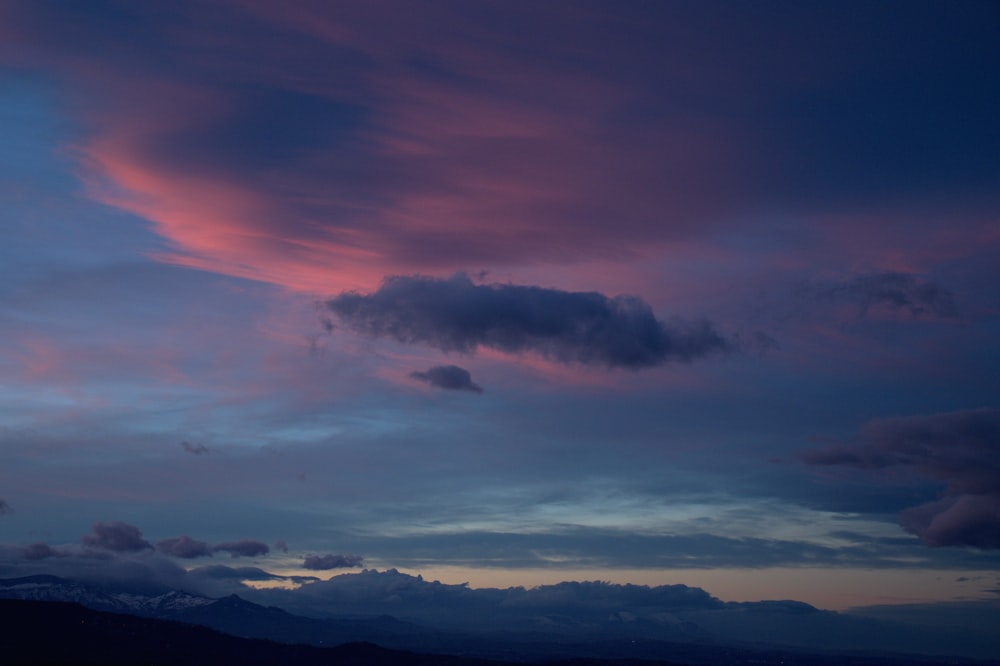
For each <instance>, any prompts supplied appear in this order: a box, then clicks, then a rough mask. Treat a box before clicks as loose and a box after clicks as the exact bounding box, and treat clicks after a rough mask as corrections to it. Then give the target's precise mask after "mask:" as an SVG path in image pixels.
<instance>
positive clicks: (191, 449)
mask: <svg viewBox="0 0 1000 666" xmlns="http://www.w3.org/2000/svg"><path fill="white" fill-rule="evenodd" d="M181 448H183V449H184V450H185V451H187V452H188V453H191V454H193V455H196V456H200V455H202V454H203V453H208V447H207V446H205V445H204V444H192V443H191V442H188V441H184V442H181Z"/></svg>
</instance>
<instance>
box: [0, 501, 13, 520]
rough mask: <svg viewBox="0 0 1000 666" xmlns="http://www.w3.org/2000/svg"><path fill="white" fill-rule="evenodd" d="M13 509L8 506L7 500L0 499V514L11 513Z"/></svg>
mask: <svg viewBox="0 0 1000 666" xmlns="http://www.w3.org/2000/svg"><path fill="white" fill-rule="evenodd" d="M13 511H14V509H12V508H10V504H7V500H2V499H0V516H6V515H7V514H8V513H13Z"/></svg>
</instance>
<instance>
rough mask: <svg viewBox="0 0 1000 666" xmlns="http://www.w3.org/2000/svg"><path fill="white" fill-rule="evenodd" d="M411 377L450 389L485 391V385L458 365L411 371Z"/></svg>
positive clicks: (436, 366)
mask: <svg viewBox="0 0 1000 666" xmlns="http://www.w3.org/2000/svg"><path fill="white" fill-rule="evenodd" d="M410 377H412V378H413V379H416V380H418V381H421V382H424V383H425V384H430V385H431V386H434V387H436V388H440V389H445V390H449V391H471V392H473V393H482V392H483V387H481V386H480V385H479V384H476V383H475V382H473V381H472V375H470V374H469V371H468V370H466V369H465V368H460V367H459V366H457V365H435V366H434V367H433V368H428V369H427V370H426V371H424V372H411V373H410Z"/></svg>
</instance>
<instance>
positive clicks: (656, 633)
mask: <svg viewBox="0 0 1000 666" xmlns="http://www.w3.org/2000/svg"><path fill="white" fill-rule="evenodd" d="M0 600H5V601H3V602H2V605H0V609H2V611H3V615H4V616H5V617H9V618H16V619H17V621H18V622H19V623H21V624H22V625H23V624H24V623H25V622H28V620H27V619H26V618H35V622H36V626H34V628H31V627H23V631H11V632H10V635H11V636H17V637H18V638H19V640H21V644H20V648H19V649H21V650H25V651H28V653H30V652H31V651H32V650H36V649H37V648H38V646H40V645H45V646H48V645H49V643H51V642H52V641H50V640H47V639H44V638H40V637H38V636H39V632H45V633H49V634H50V635H52V636H58V635H61V634H60V633H58V632H56V630H55V626H56V625H57V624H58V623H59V622H61V621H67V620H66V618H67V617H71V618H74V619H73V620H72V622H77V620H81V618H83V619H82V620H81V621H83V622H84V624H85V625H86V626H89V627H90V628H91V629H94V630H96V628H97V627H100V631H101V632H103V633H113V632H114V631H120V632H124V634H125V638H119V639H115V641H117V642H116V643H115V644H120V643H121V640H125V643H128V642H129V641H132V640H133V638H129V637H134V636H136V635H138V634H143V635H145V633H148V632H151V631H154V630H153V629H152V628H151V627H155V626H158V625H157V624H156V623H161V624H162V627H161V629H162V631H163V632H167V633H168V634H171V635H173V634H175V633H177V632H180V633H179V634H177V635H178V636H179V637H178V638H177V640H176V641H175V642H174V644H173V645H175V647H176V646H179V645H181V644H182V643H184V642H185V641H188V642H190V641H193V644H192V645H191V646H189V647H188V648H184V649H182V650H181V652H180V653H178V655H175V656H177V658H178V659H179V661H171V659H173V658H174V657H172V656H170V655H172V654H173V653H172V652H170V651H169V650H168V651H167V653H164V655H165V656H163V657H162V658H160V661H159V662H155V663H163V664H171V663H197V662H195V661H191V654H193V653H194V652H197V650H195V649H194V646H195V645H196V644H199V643H203V642H206V641H208V642H210V643H213V644H219V645H222V644H223V643H226V641H232V640H236V639H237V638H239V639H243V640H247V641H250V640H252V641H267V642H268V643H267V645H268V646H271V647H267V648H266V649H264V648H261V647H256V648H254V647H248V645H246V644H242V643H240V644H235V643H234V644H232V646H231V649H232V650H233V651H232V652H231V655H239V654H242V651H244V650H249V651H250V652H253V653H255V654H265V653H267V654H270V653H274V657H275V661H272V662H252V661H245V660H243V659H242V658H239V659H237V661H241V662H243V663H286V664H299V663H301V664H312V663H340V664H343V663H359V664H368V663H418V662H416V661H414V662H409V661H406V659H410V658H411V657H412V658H414V659H415V658H416V657H413V655H432V654H433V655H442V654H446V655H451V658H454V659H458V658H462V659H466V660H472V661H470V662H469V663H480V661H481V660H493V661H503V662H526V661H532V662H538V661H552V660H567V659H579V658H589V659H602V660H610V661H609V663H622V662H621V660H632V659H642V660H655V661H657V662H659V663H671V664H749V663H760V664H772V663H773V664H779V663H785V664H792V663H798V664H856V665H865V666H867V665H870V664H895V665H898V666H901V665H902V664H904V663H907V664H913V663H922V664H939V663H941V664H943V663H948V664H970V665H971V664H978V663H984V662H977V661H975V660H973V659H966V658H958V657H953V658H948V659H941V660H936V659H933V658H927V657H914V656H912V655H900V654H895V655H893V654H890V653H887V652H886V651H875V650H861V649H859V648H858V645H859V644H853V645H846V646H845V649H842V650H839V651H835V650H829V649H823V646H822V645H817V646H816V647H815V648H813V649H807V648H805V647H803V646H797V647H796V646H793V647H787V646H781V645H774V644H766V643H763V642H760V641H753V640H748V638H747V637H752V635H753V632H754V631H755V629H756V627H755V623H757V624H759V623H760V622H761V621H762V619H761V618H762V617H765V616H766V615H767V612H770V613H772V614H779V615H781V616H783V617H784V618H785V619H786V620H787V621H788V624H787V626H788V630H789V632H796V631H799V632H801V631H802V630H803V629H802V627H804V626H813V625H814V629H813V630H816V629H815V627H820V626H822V625H823V624H824V621H825V622H826V624H827V625H828V626H830V627H834V630H835V629H836V628H835V626H834V625H835V622H834V623H831V622H830V620H831V619H832V620H835V621H836V620H838V619H839V620H843V621H846V622H849V623H851V630H852V631H853V632H854V633H855V634H857V632H858V628H859V627H863V628H867V629H868V631H869V632H874V631H879V630H883V631H886V630H890V629H891V625H889V624H887V623H883V622H878V621H875V620H870V619H862V618H851V617H846V616H839V615H838V614H829V613H828V612H825V611H819V610H817V609H815V608H813V607H811V606H808V605H807V604H800V603H797V602H781V603H774V602H772V603H771V604H770V605H769V606H768V604H763V605H760V604H747V605H743V606H742V607H740V605H738V604H737V605H735V606H733V607H730V608H727V611H728V614H729V615H732V616H733V618H736V619H737V620H742V621H743V622H744V629H743V634H742V636H743V639H742V640H740V639H730V640H719V638H718V636H721V635H724V634H725V632H724V631H722V630H720V628H719V627H718V626H715V625H712V624H711V622H708V623H706V624H705V626H702V625H699V624H696V623H694V622H690V621H685V620H679V619H677V618H673V619H672V620H671V621H670V622H668V623H666V624H669V625H671V626H670V630H669V631H666V632H664V631H663V624H664V623H663V622H660V623H657V622H654V621H651V620H649V619H640V618H634V617H628V614H627V612H622V613H619V614H618V616H617V617H608V618H607V622H606V624H607V627H608V628H606V630H604V631H600V632H593V631H591V632H590V633H589V634H588V633H587V632H586V631H585V630H584V625H586V623H584V622H581V621H579V620H574V619H573V618H571V617H552V618H548V619H549V622H548V623H547V624H546V625H545V628H544V629H534V630H523V629H521V630H519V629H516V628H514V629H512V628H505V627H503V626H502V624H501V625H498V626H494V627H491V626H482V627H481V628H480V629H479V630H477V631H472V630H465V631H460V630H456V629H441V628H436V627H430V626H423V625H420V624H416V623H413V622H409V621H405V620H400V619H398V618H395V617H392V616H389V615H382V616H375V617H367V618H343V617H342V618H315V617H304V616H301V615H295V614H292V613H289V612H287V611H285V610H283V609H281V608H278V607H276V606H264V605H260V604H257V603H253V602H250V601H248V600H246V599H243V598H241V597H239V596H237V595H229V596H226V597H222V598H218V599H213V598H209V597H204V596H199V595H194V594H189V593H187V592H181V591H175V590H171V591H165V592H164V591H162V590H141V589H114V588H113V587H105V586H98V585H95V584H89V583H84V582H80V581H74V580H69V579H65V578H60V577H57V576H50V575H39V576H28V577H23V578H13V579H0ZM13 604H22V606H16V605H13ZM70 604H72V605H70ZM25 609H28V611H25ZM25 613H27V614H25ZM47 613H51V614H52V615H53V618H56V619H53V618H47V617H46V614H47ZM87 613H97V615H86V614H87ZM81 614H82V615H81ZM77 616H80V617H77ZM705 617H710V616H705ZM86 618H90V619H89V620H88V619H86ZM108 618H111V619H108ZM116 618H117V619H116ZM122 618H128V619H122ZM770 619H771V621H773V619H774V618H773V617H772V618H770ZM803 620H806V621H807V622H805V623H803ZM72 622H71V623H72ZM136 622H140V624H135V623H136ZM141 622H146V623H154V624H141ZM88 623H89V624H88ZM29 624H30V622H29ZM716 624H717V625H718V624H719V623H716ZM192 625H198V626H200V627H203V628H208V629H211V630H214V632H220V633H218V634H215V633H212V634H205V633H197V632H195V633H190V634H185V633H184V631H185V630H182V628H184V627H186V628H188V629H190V630H192V631H193V627H192ZM5 626H6V628H7V629H11V622H9V621H7V622H6V623H5ZM73 626H74V627H77V625H76V624H73ZM587 626H591V625H587ZM116 628H117V629H116ZM157 631H160V630H157ZM136 632H138V634H137V633H136ZM729 633H730V634H732V633H733V632H731V631H730V632H729ZM102 635H103V634H102ZM30 636H35V637H36V638H35V639H32V640H27V639H25V637H30ZM60 640H61V639H60ZM95 640H96V639H95ZM113 642H114V641H113ZM55 643H57V644H58V643H60V641H56V642H55ZM358 643H364V644H366V645H367V646H368V647H366V648H364V649H362V648H359V647H357V644H358ZM88 645H91V647H92V648H93V649H96V650H97V652H98V653H100V651H101V649H103V648H101V647H100V646H101V645H103V643H102V642H100V641H97V642H94V640H91V641H90V643H88ZM291 645H296V646H300V647H301V646H304V645H309V646H313V647H316V648H330V647H334V646H341V647H338V650H340V653H338V654H342V653H343V651H344V650H345V649H346V648H344V647H342V646H345V645H355V647H354V648H352V649H354V650H355V651H356V652H357V651H358V650H361V652H363V653H364V654H363V655H362V656H360V657H358V659H359V661H356V662H352V661H344V660H343V659H340V660H333V661H325V660H326V659H327V658H328V657H329V655H328V654H326V653H317V654H314V653H312V652H308V651H306V652H303V653H302V654H295V655H292V654H286V653H285V652H283V650H287V649H289V648H288V646H291ZM376 645H377V646H379V647H378V648H377V649H376V648H375V647H374V646H376ZM860 645H863V643H860ZM32 646H35V647H32ZM274 646H283V647H274ZM50 647H51V646H50ZM847 648H850V649H847ZM47 649H48V648H47ZM171 649H173V648H171ZM178 649H180V648H178ZM213 649H214V648H213ZM219 649H222V648H221V647H220V648H219ZM12 650H13V652H12ZM365 650H367V651H365ZM378 650H384V651H386V652H385V653H384V654H382V653H379V652H378ZM390 651H395V652H390ZM140 652H141V650H140ZM223 652H224V650H223ZM181 653H183V654H181ZM397 653H399V654H397ZM403 653H405V654H409V655H410V657H406V658H405V659H404V658H403V657H402V656H400V655H401V654H403ZM12 654H15V655H16V654H17V649H15V648H12V647H10V645H8V648H7V651H6V652H5V655H4V662H5V663H29V662H28V661H24V662H18V661H9V660H10V659H11V655H12ZM359 654H360V653H359ZM137 655H138V656H136V655H133V656H136V658H137V659H139V660H140V661H141V660H142V658H141V655H139V654H138V653H137ZM184 655H187V656H184ZM111 656H112V657H114V658H115V659H117V658H118V656H121V655H119V653H118V652H114V653H113V654H112V655H111ZM355 656H357V655H355ZM96 657H97V661H99V662H101V663H116V662H114V661H113V659H112V660H111V661H108V656H107V655H104V656H101V655H100V654H97V655H96ZM31 658H32V659H34V661H32V662H31V663H38V661H39V660H43V658H44V659H50V658H51V659H54V660H55V661H56V662H60V663H63V662H65V658H66V655H65V654H62V653H59V654H55V655H54V656H52V655H50V656H48V657H46V656H45V655H42V654H34V656H33V657H31ZM235 658H236V657H235V656H230V657H229V658H227V659H225V660H224V661H229V662H231V663H235V662H233V659H235ZM316 660H318V661H316ZM372 660H374V661H372ZM380 660H382V661H380ZM122 663H125V662H122ZM206 663H222V662H220V661H215V662H206ZM434 663H441V662H434ZM455 663H456V665H457V664H458V663H459V662H455ZM462 663H465V662H462Z"/></svg>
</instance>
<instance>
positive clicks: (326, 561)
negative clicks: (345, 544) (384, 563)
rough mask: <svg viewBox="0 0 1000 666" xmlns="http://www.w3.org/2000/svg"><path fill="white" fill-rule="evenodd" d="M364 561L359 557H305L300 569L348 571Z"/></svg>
mask: <svg viewBox="0 0 1000 666" xmlns="http://www.w3.org/2000/svg"><path fill="white" fill-rule="evenodd" d="M364 561H365V559H364V558H363V557H361V556H360V555H306V558H305V560H304V561H303V562H302V567H303V568H305V569H314V570H316V571H326V570H328V569H350V568H352V567H359V566H361V565H362V564H363V563H364Z"/></svg>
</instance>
